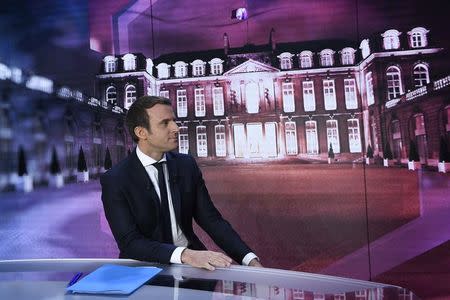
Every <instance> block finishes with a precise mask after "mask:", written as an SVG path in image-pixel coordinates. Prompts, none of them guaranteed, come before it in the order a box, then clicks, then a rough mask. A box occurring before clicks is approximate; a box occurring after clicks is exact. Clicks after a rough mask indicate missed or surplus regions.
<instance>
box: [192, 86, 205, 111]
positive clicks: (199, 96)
mask: <svg viewBox="0 0 450 300" xmlns="http://www.w3.org/2000/svg"><path fill="white" fill-rule="evenodd" d="M194 95H195V116H196V117H204V116H205V114H206V109H205V89H204V88H198V89H195V90H194Z"/></svg>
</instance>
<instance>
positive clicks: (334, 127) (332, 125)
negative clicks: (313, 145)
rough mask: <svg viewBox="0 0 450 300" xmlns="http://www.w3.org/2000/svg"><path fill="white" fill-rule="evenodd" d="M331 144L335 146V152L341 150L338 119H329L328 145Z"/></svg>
mask: <svg viewBox="0 0 450 300" xmlns="http://www.w3.org/2000/svg"><path fill="white" fill-rule="evenodd" d="M330 144H331V146H332V147H333V152H334V153H340V152H341V146H340V144H339V129H338V121H337V120H327V147H330Z"/></svg>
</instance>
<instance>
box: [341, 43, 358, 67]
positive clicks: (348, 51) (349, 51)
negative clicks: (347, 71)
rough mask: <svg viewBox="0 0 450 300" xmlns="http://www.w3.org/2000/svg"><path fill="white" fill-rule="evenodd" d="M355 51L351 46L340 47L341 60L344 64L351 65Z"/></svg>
mask: <svg viewBox="0 0 450 300" xmlns="http://www.w3.org/2000/svg"><path fill="white" fill-rule="evenodd" d="M355 52H356V50H355V49H353V48H351V47H347V48H344V49H342V51H341V62H342V64H343V65H344V66H347V65H353V64H354V63H355Z"/></svg>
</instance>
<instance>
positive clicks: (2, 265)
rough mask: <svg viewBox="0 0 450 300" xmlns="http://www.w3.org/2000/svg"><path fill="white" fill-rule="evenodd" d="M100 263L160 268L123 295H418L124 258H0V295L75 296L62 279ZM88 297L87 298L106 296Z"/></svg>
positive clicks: (290, 275)
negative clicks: (157, 272)
mask: <svg viewBox="0 0 450 300" xmlns="http://www.w3.org/2000/svg"><path fill="white" fill-rule="evenodd" d="M104 264H118V265H127V266H149V265H151V266H156V267H159V268H162V269H163V271H162V272H161V273H159V274H158V275H157V276H156V277H154V278H152V279H151V280H150V281H149V282H147V283H146V285H144V286H142V287H141V288H140V289H138V290H137V291H136V292H134V293H133V294H132V295H131V296H129V297H128V298H127V299H150V298H152V299H154V298H156V299H160V300H162V299H280V300H281V299H283V300H287V299H289V300H294V299H303V300H309V299H310V300H313V299H322V300H332V299H333V300H348V299H355V300H366V299H367V300H368V299H383V300H390V299H408V300H413V299H418V298H417V297H416V296H415V295H414V294H413V293H412V292H411V291H408V290H406V289H403V288H400V287H397V286H392V285H386V284H381V283H374V282H368V281H361V280H354V279H347V278H339V277H333V276H325V275H319V274H311V273H302V272H294V271H286V270H278V269H269V268H265V269H261V268H251V267H244V266H232V267H230V268H226V269H221V268H218V269H217V270H215V271H213V272H211V271H206V270H201V269H196V268H192V267H190V266H186V265H159V264H151V263H145V262H139V261H134V260H126V259H48V260H42V259H39V260H14V261H0V299H17V300H21V299H48V298H51V299H75V298H76V299H79V298H77V297H80V295H75V294H66V293H65V287H66V285H67V282H68V281H69V280H70V278H71V277H72V276H73V274H75V273H77V272H83V273H85V274H87V273H89V272H92V271H93V270H95V269H96V268H98V267H100V266H101V265H104ZM93 297H94V298H92V297H90V298H89V299H110V298H111V297H110V296H104V295H98V296H93Z"/></svg>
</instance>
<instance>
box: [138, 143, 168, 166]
mask: <svg viewBox="0 0 450 300" xmlns="http://www.w3.org/2000/svg"><path fill="white" fill-rule="evenodd" d="M136 155H137V157H138V158H139V161H140V162H141V164H142V165H143V166H144V167H148V166H150V165H153V164H154V163H157V162H165V161H167V159H166V154H165V153H164V154H163V157H162V158H161V159H160V160H159V161H156V160H154V159H153V158H152V157H150V156H148V155H147V154H145V153H144V152H142V151H141V149H139V146H136Z"/></svg>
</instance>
